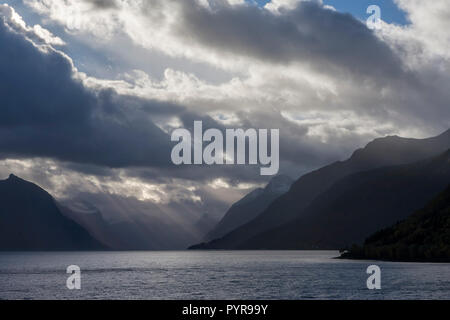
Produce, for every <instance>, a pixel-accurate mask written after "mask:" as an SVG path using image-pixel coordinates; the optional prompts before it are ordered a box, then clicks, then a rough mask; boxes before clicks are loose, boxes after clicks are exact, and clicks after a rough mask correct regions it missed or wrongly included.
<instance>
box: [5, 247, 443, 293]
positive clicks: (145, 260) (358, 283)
mask: <svg viewBox="0 0 450 320" xmlns="http://www.w3.org/2000/svg"><path fill="white" fill-rule="evenodd" d="M337 255H338V253H337V252H334V251H163V252H134V251H133V252H33V253H31V252H15V253H0V299H450V264H432V263H391V262H373V261H350V260H337V259H333V257H336V256H337ZM371 264H376V265H378V266H380V268H381V271H382V274H381V286H382V289H381V290H368V289H367V287H366V280H367V277H368V275H367V274H366V269H367V267H368V266H369V265H371ZM69 265H78V266H79V267H80V268H81V289H80V290H69V289H67V287H66V280H67V278H68V276H69V274H66V268H67V266H69Z"/></svg>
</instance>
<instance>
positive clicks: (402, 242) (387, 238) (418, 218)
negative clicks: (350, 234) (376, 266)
mask: <svg viewBox="0 0 450 320" xmlns="http://www.w3.org/2000/svg"><path fill="white" fill-rule="evenodd" d="M341 257H342V258H356V259H376V260H390V261H427V262H450V185H449V186H448V187H447V188H446V189H445V191H443V192H441V193H440V194H439V195H438V196H437V197H435V198H434V199H433V200H432V201H430V202H429V203H428V204H427V205H426V206H425V207H424V208H423V209H421V210H418V211H416V212H415V213H414V214H413V215H411V216H410V217H408V218H407V219H405V220H403V221H401V222H399V223H397V224H395V225H393V226H391V227H389V228H386V229H383V230H381V231H378V232H376V233H375V234H373V235H372V236H370V237H369V238H367V240H366V241H365V243H364V245H363V246H362V247H360V246H357V245H355V246H353V247H352V248H351V249H350V251H346V252H344V253H343V254H342V255H341Z"/></svg>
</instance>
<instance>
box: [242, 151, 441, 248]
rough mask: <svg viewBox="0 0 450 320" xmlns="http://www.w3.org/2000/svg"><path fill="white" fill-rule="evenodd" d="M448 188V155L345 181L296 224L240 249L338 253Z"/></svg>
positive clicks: (367, 173) (317, 202) (365, 173)
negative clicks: (321, 250)
mask: <svg viewBox="0 0 450 320" xmlns="http://www.w3.org/2000/svg"><path fill="white" fill-rule="evenodd" d="M449 182H450V150H449V151H447V152H445V153H444V154H442V155H440V156H438V157H433V158H431V159H427V160H423V161H420V162H417V163H414V164H408V165H401V166H395V167H386V168H379V169H374V170H370V171H365V172H361V173H357V174H353V175H350V176H348V177H346V178H344V179H342V180H340V181H338V182H337V183H335V184H334V185H333V186H332V187H331V188H330V189H329V190H328V191H326V192H324V193H323V194H321V195H320V196H319V197H317V198H316V199H315V200H314V201H313V202H312V203H311V205H310V206H308V208H306V210H305V212H304V215H303V216H302V217H300V218H298V219H296V220H295V221H292V222H290V223H287V224H284V225H282V226H280V227H277V228H275V229H272V230H269V231H267V232H264V233H262V234H260V235H257V236H256V237H253V238H252V239H250V240H248V241H246V242H244V243H242V244H241V245H240V246H239V248H240V249H263V248H264V249H339V248H343V247H346V246H349V245H351V244H353V243H362V242H363V241H364V239H365V238H366V237H367V236H369V235H370V234H371V233H373V232H375V231H377V230H380V229H381V228H385V227H387V226H390V225H392V224H393V223H395V222H397V221H399V220H402V219H405V218H406V217H407V216H408V215H410V214H411V212H413V211H415V210H417V209H419V208H421V207H423V206H424V205H425V204H426V203H427V202H428V201H430V199H432V198H433V197H434V196H435V195H436V194H438V193H439V192H440V191H441V190H443V189H444V188H445V187H446V186H447V185H448V184H449Z"/></svg>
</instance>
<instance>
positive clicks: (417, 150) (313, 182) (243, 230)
mask: <svg viewBox="0 0 450 320" xmlns="http://www.w3.org/2000/svg"><path fill="white" fill-rule="evenodd" d="M448 148H450V130H448V131H446V132H444V133H442V134H441V135H439V136H436V137H432V138H427V139H409V138H401V137H398V136H388V137H385V138H379V139H375V140H374V141H372V142H370V143H369V144H368V145H367V146H366V147H365V148H363V149H358V150H356V151H355V152H354V153H353V155H352V156H351V157H350V158H349V159H347V160H345V161H338V162H334V163H332V164H330V165H328V166H325V167H323V168H320V169H318V170H315V171H312V172H310V173H308V174H305V175H303V176H302V177H300V179H298V180H297V181H296V182H295V183H294V184H293V185H292V186H291V188H290V190H289V192H287V193H286V194H284V195H282V196H280V197H278V198H277V199H275V200H274V201H273V202H272V203H271V204H270V205H269V206H268V207H267V209H266V210H264V211H263V212H262V213H261V214H259V215H258V216H257V217H256V218H255V219H253V220H252V221H250V222H248V223H246V224H245V225H243V226H241V227H239V228H237V229H235V230H233V231H232V232H230V233H228V234H226V235H225V236H224V237H222V238H218V239H215V240H213V241H211V242H209V243H207V244H202V245H198V246H195V247H194V248H195V249H233V248H238V247H239V246H240V245H241V244H243V243H244V242H246V241H248V240H249V239H251V238H253V237H255V236H256V235H258V234H260V233H263V232H264V231H267V230H269V229H271V228H275V227H277V226H280V225H282V224H284V223H287V222H289V221H292V220H294V219H298V218H300V217H301V216H303V214H304V211H305V209H306V208H307V207H308V206H309V205H310V204H311V202H312V201H313V200H314V199H315V198H317V197H318V196H319V195H320V194H322V193H323V192H325V191H326V190H328V189H329V188H330V187H331V186H332V185H333V184H334V183H336V182H337V181H339V180H340V179H342V178H344V177H346V176H348V175H351V174H354V173H358V172H362V171H366V170H371V169H376V168H381V167H385V166H394V165H401V164H408V163H413V162H416V161H420V160H423V159H426V158H429V157H432V156H434V155H437V154H440V153H442V152H445V151H446V150H447V149H448Z"/></svg>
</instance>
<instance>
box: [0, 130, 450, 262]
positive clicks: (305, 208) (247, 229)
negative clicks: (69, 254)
mask: <svg viewBox="0 0 450 320" xmlns="http://www.w3.org/2000/svg"><path fill="white" fill-rule="evenodd" d="M449 149H450V130H449V131H447V132H445V133H443V134H441V135H439V136H437V137H434V138H429V139H406V138H400V137H396V136H391V137H386V138H380V139H376V140H374V141H372V142H370V143H369V144H368V145H367V146H366V147H365V148H363V149H359V150H357V151H355V152H354V153H353V155H352V156H351V157H350V158H349V159H348V160H345V161H339V162H335V163H333V164H331V165H328V166H325V167H323V168H321V169H318V170H315V171H313V172H311V173H308V174H306V175H304V176H302V177H301V178H300V179H298V180H297V181H296V182H294V183H293V184H292V180H291V179H290V178H288V177H285V176H277V177H274V178H273V179H272V180H271V181H270V182H269V183H268V185H267V186H266V187H265V188H259V189H256V190H254V191H253V192H251V193H249V194H247V195H246V196H245V197H244V198H243V199H241V200H240V201H238V202H237V203H235V204H234V205H232V206H231V207H230V209H229V210H228V211H227V212H226V214H225V215H224V217H223V218H222V219H221V220H220V221H219V222H218V223H217V224H215V221H214V220H212V219H211V217H209V215H207V214H199V213H196V214H195V215H193V217H195V218H194V219H191V220H192V221H190V222H189V223H186V222H185V221H186V219H184V220H181V219H183V213H185V211H184V207H183V206H182V205H181V206H173V207H167V208H159V207H158V206H157V205H155V204H153V203H149V204H148V205H145V206H142V204H141V203H139V205H137V204H136V203H135V202H133V201H138V200H137V199H136V200H134V199H132V198H122V197H111V196H108V195H104V196H101V195H97V194H96V195H92V196H93V197H95V201H96V206H92V205H90V204H89V197H88V198H85V199H87V202H82V201H79V200H76V199H73V200H72V201H68V202H65V203H59V202H57V201H56V200H55V199H54V198H53V197H52V196H51V195H50V194H49V193H47V192H46V191H45V190H43V189H42V188H40V187H39V186H37V185H35V184H33V183H31V182H28V181H25V180H23V179H20V178H18V177H16V176H14V175H10V177H9V178H8V179H6V180H3V181H0V251H6V250H42V251H44V250H103V249H108V248H112V249H116V250H163V249H175V248H177V249H178V248H180V244H183V243H195V242H194V241H196V242H197V241H200V239H201V238H200V234H205V233H206V230H211V231H210V232H209V233H208V235H207V241H208V242H206V243H202V244H198V245H195V246H193V247H191V248H192V249H229V250H233V249H340V248H344V247H347V248H348V247H350V246H351V245H352V244H362V243H363V241H364V239H366V238H367V237H368V236H369V235H370V234H373V233H375V232H377V231H378V230H382V229H384V228H387V227H389V226H391V225H394V224H395V223H396V222H398V221H400V220H404V219H407V218H408V216H409V215H410V214H411V213H412V212H414V211H416V210H418V209H420V208H423V207H424V206H425V205H426V204H427V203H428V202H429V201H430V200H431V199H433V197H435V196H436V195H437V194H438V193H439V192H441V191H442V190H444V189H445V188H446V187H447V186H448V185H449V184H450V150H449ZM442 197H443V198H445V194H444V195H442V196H441V198H439V199H442ZM445 199H447V198H445ZM436 201H437V202H439V201H440V200H436ZM436 201H435V202H433V204H431V205H430V207H427V208H426V209H424V211H421V212H422V213H417V214H416V215H415V217H418V216H420V217H421V218H420V219H419V218H409V219H407V220H405V221H406V222H402V223H401V224H397V225H395V226H394V227H392V228H390V229H387V230H388V231H386V230H384V231H382V232H381V233H377V234H375V235H374V236H372V237H370V238H369V239H368V240H367V241H366V246H365V247H364V248H363V249H361V247H360V251H358V252H359V254H360V255H362V253H361V252H364V255H365V256H367V257H376V256H377V255H378V256H379V257H381V258H386V259H388V258H389V257H391V258H392V259H405V252H406V251H405V250H406V249H405V246H408V245H409V243H413V244H414V246H413V247H411V248H410V247H408V249H407V250H409V251H408V252H413V254H412V255H410V257H412V256H414V257H416V258H417V259H426V257H436V256H438V254H437V253H436V252H437V251H436V250H437V249H436V248H439V250H441V251H442V250H444V249H445V248H447V247H446V243H447V242H446V241H448V237H447V236H446V234H448V232H447V231H448V230H447V229H446V228H447V225H446V224H444V225H443V226H438V225H437V224H438V223H441V222H442V223H447V222H446V221H447V220H446V219H447V218H446V216H442V214H441V213H442V212H444V213H445V212H447V211H448V208H446V207H442V208H441V207H440V204H441V203H442V202H439V203H440V204H439V205H438V204H437V202H436ZM124 208H125V210H124ZM119 209H120V210H119ZM115 210H116V211H117V212H114V211H115ZM446 210H447V211H446ZM103 212H105V213H106V214H105V215H103ZM424 212H425V213H424ZM427 212H428V213H427ZM430 212H433V214H432V215H433V218H429V217H430V215H431V213H430ZM166 213H167V214H166ZM190 214H191V213H190ZM106 216H107V217H108V218H107V219H106ZM434 216H436V217H437V218H435V217H434ZM180 218H181V219H180ZM180 221H181V223H180ZM436 221H438V222H436ZM430 223H431V227H430ZM415 228H419V231H418V232H419V233H417V232H415V231H414V230H415ZM405 230H407V232H405ZM430 232H432V233H434V234H435V235H436V237H434V236H433V235H430V234H429V233H430ZM408 234H411V235H414V236H413V238H410V237H409V235H408ZM420 237H422V238H420ZM210 239H212V240H210ZM418 239H419V240H418ZM430 239H431V240H430ZM209 240H210V241H209ZM190 241H192V242H190ZM420 241H425V242H424V243H426V245H428V244H429V247H426V248H425V247H420ZM436 241H437V242H436ZM442 241H444V246H442V245H441V242H442ZM436 243H437V244H436ZM424 245H425V244H424ZM417 246H419V247H417ZM435 247H436V248H435ZM353 248H357V247H353ZM367 248H370V249H367ZM373 248H376V249H373ZM442 248H444V249H442ZM394 249H395V250H397V251H398V252H399V253H396V254H395V255H394V254H393V253H392V252H393V251H392V250H394ZM367 250H369V251H367ZM370 250H374V251H370ZM389 250H390V251H389ZM414 250H415V251H414ZM445 250H447V249H445ZM397 251H396V252H397ZM354 252H356V251H354ZM373 252H375V253H373ZM430 252H431V253H430ZM439 252H440V251H439ZM389 255H391V256H389ZM423 257H425V258H423ZM411 259H412V258H411ZM430 259H431V258H430ZM433 259H434V258H433ZM436 259H437V258H436Z"/></svg>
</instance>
